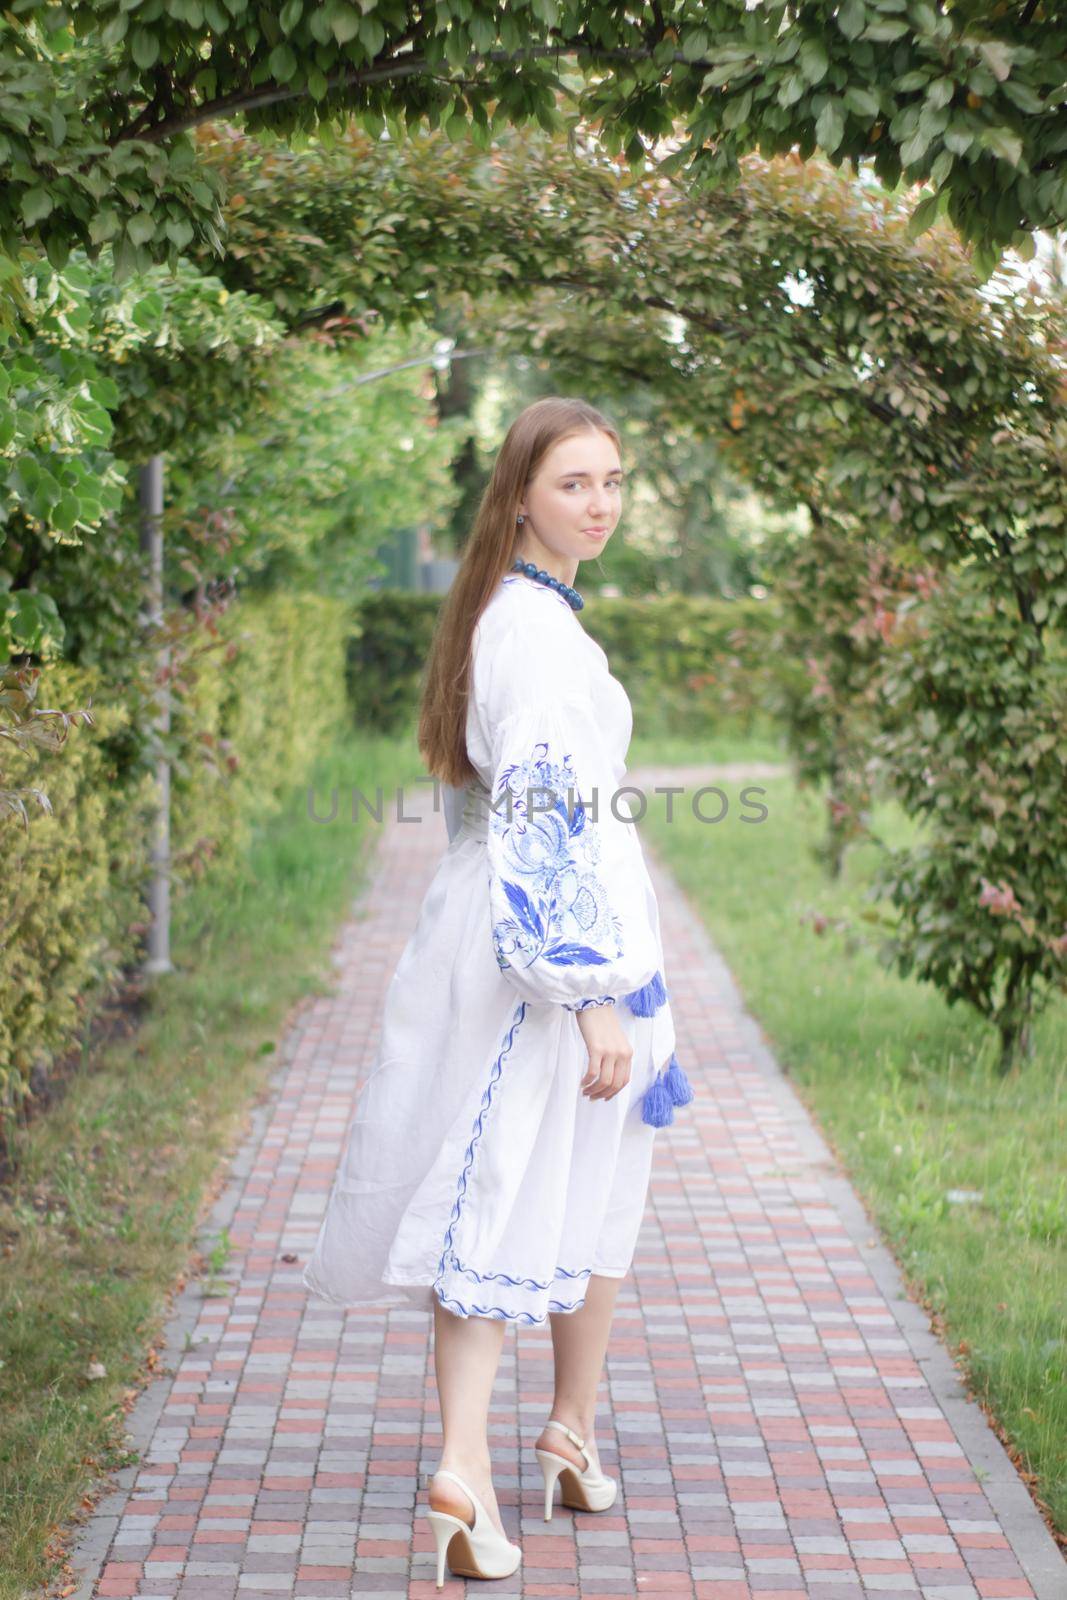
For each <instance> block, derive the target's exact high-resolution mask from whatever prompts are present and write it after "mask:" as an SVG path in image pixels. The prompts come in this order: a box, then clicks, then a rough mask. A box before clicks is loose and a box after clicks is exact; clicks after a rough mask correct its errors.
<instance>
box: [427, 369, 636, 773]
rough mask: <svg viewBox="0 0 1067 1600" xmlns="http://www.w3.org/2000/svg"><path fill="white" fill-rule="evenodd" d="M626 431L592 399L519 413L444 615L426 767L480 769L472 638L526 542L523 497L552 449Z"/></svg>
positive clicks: (433, 672) (433, 665)
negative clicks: (474, 752)
mask: <svg viewBox="0 0 1067 1600" xmlns="http://www.w3.org/2000/svg"><path fill="white" fill-rule="evenodd" d="M590 428H593V429H596V430H598V431H599V432H601V433H606V434H608V436H609V437H610V438H611V439H613V440H614V442H615V448H616V449H621V440H620V438H619V433H618V430H617V429H616V427H615V426H614V424H613V423H611V422H610V421H609V420H608V418H607V417H606V416H604V414H603V413H602V412H600V411H598V410H597V409H596V407H595V406H591V405H589V404H588V403H587V402H586V401H585V400H571V399H567V398H565V397H564V396H561V395H548V396H546V397H545V398H544V399H542V400H535V401H534V402H533V404H532V405H528V406H527V407H526V408H525V409H524V410H523V411H520V412H519V415H518V416H517V417H516V418H515V420H514V422H513V423H512V424H511V427H510V428H509V429H508V432H507V437H506V438H505V440H504V443H503V444H502V445H501V447H500V451H499V453H498V455H497V458H496V461H495V462H494V464H493V471H492V474H491V475H490V478H489V482H488V484H487V485H486V489H485V493H484V494H483V495H482V499H481V504H480V505H479V507H478V513H477V515H476V517H475V519H474V527H473V528H472V530H471V535H470V538H469V539H468V540H467V544H466V547H465V549H464V551H463V556H462V558H461V560H460V564H459V568H458V570H457V572H456V575H455V577H454V578H453V579H452V583H451V586H450V587H449V590H448V593H447V594H446V595H445V598H444V600H443V601H442V602H441V609H440V611H439V613H438V616H437V624H436V626H435V628H434V633H433V639H432V641H431V644H430V653H429V656H428V658H427V663H426V676H425V679H424V683H423V690H422V701H421V705H420V708H419V726H418V745H419V751H420V753H421V755H422V758H423V761H424V762H425V764H426V770H427V771H428V772H429V773H430V775H431V776H432V777H435V778H439V779H440V780H441V781H442V782H443V783H450V784H453V785H454V786H455V787H456V788H464V787H465V786H466V785H467V784H468V783H470V782H472V781H473V780H474V779H475V778H476V777H477V773H476V772H475V770H474V767H473V766H472V765H471V761H470V757H469V756H468V754H467V697H468V694H469V691H470V670H471V641H472V639H473V636H474V629H475V626H476V625H477V622H478V618H479V617H480V616H481V614H482V612H483V611H484V610H485V608H486V606H487V605H488V604H489V601H490V600H491V599H492V596H493V594H494V592H495V590H496V586H497V584H498V583H499V582H500V579H501V578H502V577H503V576H504V574H505V573H506V572H507V571H508V570H509V569H510V567H511V566H512V563H513V562H514V560H515V557H516V556H517V555H518V553H519V546H520V545H521V544H522V529H521V527H519V525H518V524H517V522H516V520H515V519H516V516H517V515H518V508H519V502H520V500H521V499H522V497H523V494H524V493H525V491H526V488H527V486H528V484H529V483H530V480H531V479H532V478H533V477H534V476H535V474H536V472H537V469H538V467H539V466H540V464H541V462H542V460H543V459H544V457H545V455H546V454H547V453H548V451H549V450H550V449H551V448H552V446H553V445H554V444H555V443H556V442H557V440H559V439H567V438H569V437H570V436H571V434H575V433H584V432H585V431H586V430H587V429H590Z"/></svg>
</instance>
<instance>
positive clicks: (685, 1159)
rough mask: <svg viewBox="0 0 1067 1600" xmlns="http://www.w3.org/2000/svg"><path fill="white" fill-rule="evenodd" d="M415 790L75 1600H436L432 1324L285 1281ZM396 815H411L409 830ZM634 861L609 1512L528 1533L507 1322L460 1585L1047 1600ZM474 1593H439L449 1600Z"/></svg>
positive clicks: (186, 1297)
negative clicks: (484, 1476) (667, 1100)
mask: <svg viewBox="0 0 1067 1600" xmlns="http://www.w3.org/2000/svg"><path fill="white" fill-rule="evenodd" d="M633 776H634V781H637V775H636V774H634V775H633ZM419 793H420V794H423V793H424V794H425V809H424V820H423V822H422V823H421V824H415V825H411V826H406V825H397V824H396V823H392V824H390V825H389V826H387V827H385V828H384V829H383V834H382V838H381V841H380V843H381V854H380V858H379V862H378V866H377V872H376V876H375V879H374V882H373V884H372V885H371V887H370V889H369V893H368V894H367V895H366V896H365V897H364V898H363V899H362V900H361V902H360V904H359V906H358V907H357V915H356V917H355V919H354V920H353V921H351V922H350V923H349V924H348V925H347V927H346V928H345V929H344V932H343V935H342V937H341V939H340V941H339V944H338V947H337V952H336V959H337V964H338V986H337V990H336V993H335V994H333V995H332V996H330V997H329V998H316V999H314V1000H313V1001H312V1002H311V1003H309V1004H307V1005H305V1006H304V1007H302V1008H301V1009H300V1010H299V1011H298V1012H297V1014H296V1016H295V1018H294V1019H293V1025H292V1028H291V1031H290V1033H289V1035H288V1036H287V1038H286V1040H285V1041H284V1046H283V1050H282V1060H283V1062H284V1065H283V1067H282V1068H281V1070H280V1071H279V1073H278V1075H277V1077H276V1079H275V1092H274V1095H273V1096H272V1098H271V1101H270V1103H269V1104H267V1105H265V1106H263V1107H261V1108H260V1109H259V1110H257V1111H256V1112H255V1114H254V1116H253V1127H252V1131H251V1134H250V1135H249V1137H248V1138H247V1140H246V1141H245V1144H244V1146H243V1148H242V1151H241V1153H240V1155H239V1157H238V1159H237V1161H236V1163H235V1165H234V1167H233V1169H232V1176H231V1179H230V1181H229V1186H228V1188H227V1190H226V1192H225V1193H224V1194H223V1195H222V1197H221V1199H220V1200H219V1202H218V1204H217V1205H216V1207H215V1210H214V1213H213V1216H212V1218H211V1221H210V1224H209V1226H208V1227H207V1229H206V1230H205V1232H204V1235H203V1238H204V1240H205V1241H206V1242H207V1243H209V1244H210V1243H211V1242H214V1240H215V1239H217V1238H218V1236H219V1232H220V1230H221V1229H222V1228H223V1227H228V1229H229V1233H230V1238H231V1240H232V1245H233V1254H232V1256H231V1260H230V1266H229V1268H228V1269H227V1273H226V1276H227V1277H228V1279H229V1281H230V1283H231V1285H232V1294H231V1295H229V1296H228V1297H224V1298H205V1297H204V1296H203V1292H202V1291H203V1283H202V1282H197V1281H195V1280H194V1281H193V1282H192V1283H190V1285H189V1286H188V1288H187V1289H186V1290H185V1291H184V1293H183V1295H182V1297H181V1299H180V1300H179V1302H178V1303H177V1306H176V1311H175V1315H174V1318H173V1320H172V1323H171V1326H170V1329H169V1336H168V1338H169V1344H168V1351H167V1355H166V1358H165V1375H164V1376H161V1377H160V1378H159V1379H158V1380H157V1381H156V1382H155V1383H154V1384H153V1386H152V1387H151V1388H150V1389H149V1390H146V1391H145V1393H144V1394H143V1395H142V1396H141V1398H140V1401H139V1402H138V1405H137V1408H136V1410H135V1412H134V1413H133V1414H132V1416H131V1418H130V1431H131V1434H132V1437H133V1442H134V1444H135V1445H136V1446H137V1447H139V1449H140V1451H141V1458H140V1461H139V1463H138V1464H137V1465H135V1466H133V1467H130V1468H127V1469H125V1470H124V1471H123V1472H122V1473H120V1474H118V1476H117V1478H116V1483H117V1485H118V1487H117V1488H116V1490H115V1491H114V1492H113V1493H111V1494H109V1496H108V1497H107V1498H106V1499H105V1500H104V1501H102V1502H101V1503H100V1505H99V1507H98V1509H97V1512H96V1514H95V1515H94V1516H93V1517H92V1519H91V1521H90V1522H89V1524H88V1525H87V1526H86V1527H85V1529H84V1530H81V1532H80V1535H79V1539H78V1542H77V1544H76V1545H75V1548H74V1552H73V1559H74V1565H75V1567H76V1569H77V1571H78V1573H79V1576H80V1578H81V1585H80V1587H79V1589H78V1591H77V1597H76V1600H89V1597H90V1596H104V1595H115V1596H137V1597H139V1600H152V1597H154V1596H160V1597H163V1596H167V1597H170V1596H188V1597H193V1596H198V1597H203V1600H230V1597H231V1596H234V1597H239V1600H248V1597H254V1596H260V1595H262V1596H264V1597H274V1596H287V1595H293V1596H321V1597H324V1600H326V1597H336V1600H344V1597H347V1596H349V1595H375V1596H378V1597H380V1600H386V1597H388V1600H393V1597H395V1600H400V1597H401V1596H433V1595H436V1594H437V1592H438V1591H437V1590H436V1588H435V1586H434V1572H433V1555H432V1539H431V1537H430V1534H429V1529H428V1525H426V1523H425V1519H424V1518H423V1516H422V1515H421V1510H422V1508H423V1507H424V1506H425V1501H426V1495H425V1490H424V1489H421V1488H419V1487H418V1482H419V1474H420V1473H421V1472H423V1471H425V1470H427V1469H430V1468H432V1467H433V1466H434V1465H435V1464H436V1462H437V1459H438V1456H439V1453H440V1431H439V1421H438V1411H437V1403H436V1392H435V1388H434V1383H433V1373H432V1362H431V1360H430V1338H429V1334H430V1317H429V1315H428V1314H427V1313H422V1312H419V1311H415V1310H410V1311H408V1310H405V1309H399V1310H397V1309H394V1310H391V1311H388V1312H384V1311H380V1310H374V1309H371V1310H363V1311H359V1312H351V1313H349V1314H348V1315H347V1316H342V1314H340V1313H339V1312H338V1311H336V1310H334V1309H332V1308H330V1307H328V1306H325V1305H324V1304H323V1303H322V1302H320V1301H312V1302H310V1303H309V1302H308V1299H307V1297H306V1295H305V1293H304V1291H303V1289H302V1286H301V1283H300V1268H301V1264H302V1262H303V1261H304V1260H305V1259H306V1257H307V1254H308V1251H309V1248H310V1245H311V1242H312V1240H313V1237H314V1234H315V1231H316V1229H317V1223H318V1217H319V1214H320V1211H321V1208H322V1206H323V1204H324V1201H325V1197H326V1194H327V1191H328V1188H329V1184H330V1180H331V1177H332V1173H333V1169H334V1166H335V1164H336V1161H337V1158H338V1156H339V1153H340V1149H341V1143H342V1140H343V1136H344V1132H345V1127H346V1120H347V1116H348V1112H349V1108H350V1106H351V1103H352V1100H353V1098H354V1095H355V1092H356V1086H357V1082H358V1080H359V1078H360V1074H361V1072H362V1071H363V1070H365V1069H366V1067H367V1066H368V1064H369V1062H370V1059H371V1057H372V1054H373V1050H374V1045H375V1041H376V1035H377V1029H378V1018H379V1010H380V1004H381V1000H382V996H383V993H384V989H385V985H386V983H387V981H388V978H389V977H390V975H391V973H392V970H393V968H394V966H395V964H396V961H397V959H398V958H399V955H400V952H401V950H402V948H403V945H404V942H405V940H406V938H407V936H408V934H409V933H410V931H411V928H412V927H413V926H414V922H415V917H416V912H417V909H418V905H419V902H420V900H421V897H422V894H423V892H424V889H425V886H426V883H427V881H428V879H429V876H430V874H431V872H432V871H433V867H434V865H435V863H436V860H437V858H438V856H439V853H440V851H441V850H442V849H443V848H444V842H445V832H444V822H443V818H441V817H440V816H433V815H432V814H431V813H430V811H429V804H430V793H429V790H425V791H419ZM417 803H418V802H417V799H411V798H409V796H408V793H407V791H405V811H406V813H407V814H412V815H413V814H415V813H416V810H417ZM646 849H648V856H649V866H650V870H651V871H652V873H653V878H654V881H655V883H656V888H657V893H658V895H659V900H660V909H661V916H662V922H663V935H664V942H665V948H666V961H667V974H666V975H667V981H668V986H669V989H670V995H671V1002H672V1007H673V1011H674V1016H675V1020H676V1024H677V1029H678V1054H679V1058H680V1060H681V1061H682V1062H683V1064H684V1065H685V1067H686V1070H687V1071H688V1072H689V1074H690V1077H691V1078H692V1079H693V1081H694V1085H695V1087H696V1089H697V1099H696V1100H695V1101H694V1103H693V1104H692V1105H691V1106H689V1107H687V1108H685V1109H684V1110H683V1111H681V1112H680V1113H679V1114H678V1116H677V1118H676V1121H675V1123H674V1125H673V1126H672V1127H671V1128H669V1129H664V1130H661V1132H660V1134H659V1135H658V1136H657V1159H656V1165H655V1170H654V1175H653V1180H652V1190H651V1195H650V1200H649V1207H648V1211H647V1214H646V1221H645V1226H644V1228H643V1231H642V1235H641V1239H640V1242H639V1245H638V1249H637V1253H636V1257H635V1262H634V1271H633V1273H632V1276H631V1277H630V1278H627V1279H626V1280H625V1281H624V1283H623V1286H622V1290H621V1293H620V1297H619V1302H618V1311H617V1316H616V1321H615V1324H614V1332H613V1338H612V1343H611V1347H610V1350H609V1354H608V1370H607V1378H606V1382H605V1384H604V1385H603V1386H602V1389H601V1407H600V1412H599V1415H598V1421H597V1442H598V1444H599V1447H600V1451H601V1456H602V1460H603V1463H604V1466H605V1469H606V1470H607V1471H609V1472H619V1470H620V1464H621V1479H622V1491H623V1492H622V1494H621V1496H620V1498H619V1500H618V1501H617V1503H616V1505H615V1507H613V1508H612V1510H611V1511H609V1512H606V1513H600V1514H592V1513H589V1514H575V1513H572V1512H570V1511H561V1510H560V1509H559V1508H558V1506H557V1510H556V1512H555V1514H554V1517H553V1520H552V1522H551V1523H549V1524H546V1523H544V1522H543V1521H542V1519H541V1510H540V1504H541V1496H542V1490H541V1476H540V1472H539V1470H538V1467H537V1463H536V1460H535V1458H534V1455H533V1450H532V1445H533V1441H534V1439H535V1438H536V1436H537V1434H538V1432H539V1430H540V1426H541V1423H542V1421H543V1419H544V1417H545V1416H546V1415H547V1408H548V1405H549V1403H550V1400H551V1353H550V1352H551V1347H550V1336H549V1332H548V1330H547V1329H541V1328H529V1327H518V1326H514V1325H513V1326H510V1327H509V1328H508V1330H507V1335H506V1338H505V1343H504V1350H503V1355H502V1358H501V1364H500V1371H499V1377H498V1382H497V1387H496V1390H495V1395H494V1407H493V1412H492V1432H493V1459H494V1471H495V1479H494V1481H495V1485H496V1489H497V1494H498V1498H499V1501H500V1505H501V1510H502V1513H503V1516H504V1519H505V1523H506V1526H507V1527H508V1531H509V1534H510V1536H511V1537H512V1538H518V1539H521V1542H522V1545H523V1550H524V1560H523V1564H522V1566H521V1567H520V1569H519V1573H518V1574H516V1575H515V1577H513V1578H509V1579H503V1580H500V1581H499V1582H495V1583H485V1582H478V1581H476V1580H472V1581H471V1582H470V1583H469V1584H467V1585H466V1590H467V1591H469V1592H470V1594H472V1595H477V1594H494V1593H496V1594H508V1595H513V1596H519V1595H522V1596H534V1595H539V1596H547V1597H550V1600H570V1597H579V1596H581V1597H586V1596H592V1595H596V1596H599V1597H600V1600H612V1597H615V1596H619V1597H622V1596H632V1595H635V1594H647V1595H652V1596H656V1597H659V1596H663V1597H667V1600H675V1597H678V1596H682V1597H686V1596H694V1597H698V1600H700V1597H704V1600H712V1597H714V1600H748V1597H750V1596H752V1597H756V1596H758V1597H759V1600H803V1597H811V1600H863V1597H864V1596H867V1595H873V1596H877V1597H879V1600H916V1597H922V1600H1024V1597H1025V1600H1064V1597H1067V1565H1065V1563H1064V1562H1063V1560H1062V1558H1061V1557H1060V1555H1059V1554H1058V1552H1057V1550H1056V1547H1055V1545H1054V1543H1053V1541H1052V1540H1051V1538H1050V1537H1049V1535H1048V1534H1047V1532H1046V1530H1045V1528H1044V1526H1043V1524H1042V1522H1041V1519H1040V1517H1039V1516H1038V1514H1037V1512H1036V1511H1035V1510H1034V1508H1033V1505H1032V1503H1031V1501H1030V1498H1029V1496H1028V1495H1027V1493H1026V1491H1025V1489H1024V1488H1023V1486H1022V1484H1021V1482H1020V1481H1019V1479H1018V1477H1017V1475H1016V1474H1015V1472H1014V1470H1013V1468H1012V1467H1011V1464H1010V1462H1009V1460H1008V1458H1007V1456H1006V1455H1005V1454H1004V1452H1003V1450H1002V1449H1001V1447H1000V1445H999V1444H998V1443H997V1441H996V1439H995V1437H994V1436H993V1434H992V1433H991V1432H990V1430H989V1429H988V1428H987V1426H986V1424H985V1422H984V1419H983V1417H982V1414H981V1412H980V1411H979V1410H978V1408H977V1407H976V1406H975V1405H973V1404H972V1403H971V1402H969V1401H967V1400H966V1398H965V1397H964V1395H963V1393H962V1390H961V1388H960V1385H959V1382H958V1380H957V1376H956V1373H955V1369H954V1367H953V1365H952V1363H951V1360H950V1359H949V1357H948V1355H947V1354H946V1352H945V1351H944V1350H943V1349H942V1347H941V1346H940V1345H939V1344H938V1343H937V1341H936V1340H935V1339H934V1338H933V1336H932V1334H931V1333H930V1330H929V1324H928V1321H927V1318H926V1317H925V1315H924V1314H923V1313H922V1312H921V1310H920V1309H919V1308H918V1307H917V1306H916V1305H915V1304H914V1302H912V1301H911V1300H909V1299H907V1297H906V1296H905V1295H904V1294H903V1292H902V1290H901V1287H900V1281H899V1277H898V1275H897V1272H896V1269H895V1267H894V1265H893V1263H892V1260H891V1258H890V1257H889V1256H888V1254H887V1252H886V1251H885V1250H884V1249H883V1247H882V1246H881V1245H879V1244H878V1242H877V1241H876V1239H875V1238H874V1236H873V1230H872V1229H871V1226H870V1224H869V1222H868V1221H867V1219H866V1216H865V1214H864V1212H863V1210H862V1208H861V1206H860V1204H859V1202H858V1200H857V1198H856V1196H855V1194H854V1192H853V1191H852V1189H851V1188H850V1187H849V1185H848V1184H847V1183H846V1182H845V1180H844V1179H843V1178H842V1177H841V1176H840V1174H839V1172H838V1170H837V1168H836V1167H835V1165H834V1163H833V1161H832V1160H831V1158H830V1156H829V1153H828V1151H827V1149H826V1147H825V1145H824V1144H823V1142H822V1140H821V1139H820V1138H819V1136H818V1135H817V1134H816V1133H815V1132H814V1130H813V1128H812V1126H811V1124H810V1122H809V1120H808V1117H807V1115H806V1113H805V1112H804V1111H803V1109H802V1108H801V1106H800V1104H799V1102H798V1101H797V1099H796V1097H795V1095H794V1093H793V1091H792V1089H791V1088H790V1087H789V1085H788V1084H787V1083H786V1082H785V1080H784V1079H783V1078H782V1076H781V1074H780V1072H779V1070H778V1068H777V1067H776V1065H775V1063H774V1060H773V1059H772V1057H771V1056H770V1054H769V1052H768V1051H767V1049H766V1047H765V1046H764V1044H763V1042H762V1039H761V1036H760V1033H759V1030H758V1028H757V1027H756V1026H755V1025H754V1024H753V1023H752V1021H751V1020H750V1019H749V1018H748V1017H747V1016H746V1015H745V1013H744V1012H743V1010H742V1008H741V1006H740V1003H739V1000H738V996H737V994H736V991H735V989H734V987H733V984H732V982H731V979H730V976H729V974H728V972H727V971H726V970H725V968H724V967H723V964H722V962H721V961H720V959H719V958H718V956H717V955H716V953H715V951H714V949H713V948H712V947H711V945H710V944H709V942H708V939H707V938H706V936H705V935H704V933H703V932H702V930H701V929H700V927H699V926H698V924H697V923H696V921H695V920H694V918H693V916H692V914H691V913H690V911H689V909H688V907H687V904H686V903H685V901H684V900H683V898H682V896H681V893H680V892H679V890H678V889H677V887H676V886H675V885H674V884H673V882H672V881H671V880H670V879H669V878H668V877H667V876H666V874H665V873H664V872H663V871H661V870H659V868H658V866H657V863H656V861H655V859H654V858H653V857H652V854H651V849H650V848H649V847H648V846H647V845H646ZM287 1257H288V1260H287V1259H286V1258H287ZM294 1257H295V1258H296V1259H293V1258H294ZM520 1441H521V1448H520ZM416 1505H418V1507H419V1509H420V1515H419V1516H418V1517H416V1516H415V1508H416ZM413 1524H414V1529H415V1532H414V1539H413V1538H412V1528H413ZM463 1592H464V1583H463V1580H459V1579H454V1578H449V1579H448V1580H447V1582H446V1587H445V1589H444V1591H442V1593H443V1595H444V1596H446V1597H448V1596H458V1595H461V1594H462V1593H463Z"/></svg>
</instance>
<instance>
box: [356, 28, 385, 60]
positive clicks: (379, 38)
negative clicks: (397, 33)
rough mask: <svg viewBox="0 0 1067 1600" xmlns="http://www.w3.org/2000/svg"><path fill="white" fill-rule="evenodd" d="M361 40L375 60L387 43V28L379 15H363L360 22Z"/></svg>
mask: <svg viewBox="0 0 1067 1600" xmlns="http://www.w3.org/2000/svg"><path fill="white" fill-rule="evenodd" d="M359 41H360V44H362V46H363V48H364V49H365V50H366V52H367V54H368V56H369V57H370V58H371V60H372V61H374V60H375V59H376V58H377V55H378V52H379V51H380V50H381V48H382V45H383V44H384V43H385V29H384V28H383V27H382V25H381V23H380V22H379V21H378V18H377V17H362V18H361V19H360V24H359Z"/></svg>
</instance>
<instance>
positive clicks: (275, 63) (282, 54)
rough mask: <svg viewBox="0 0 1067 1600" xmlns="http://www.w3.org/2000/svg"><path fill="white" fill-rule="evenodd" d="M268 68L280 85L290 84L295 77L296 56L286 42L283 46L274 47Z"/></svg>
mask: <svg viewBox="0 0 1067 1600" xmlns="http://www.w3.org/2000/svg"><path fill="white" fill-rule="evenodd" d="M267 66H268V68H269V69H270V75H271V77H272V78H274V79H275V81H276V82H278V83H288V82H289V80H290V79H291V78H292V77H294V76H295V73H296V67H297V61H296V56H295V55H294V54H293V52H292V50H291V49H290V48H289V46H288V45H287V44H286V43H285V41H284V40H283V41H282V43H281V44H276V45H275V46H274V49H273V50H272V51H271V53H270V55H269V56H268V57H267Z"/></svg>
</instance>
